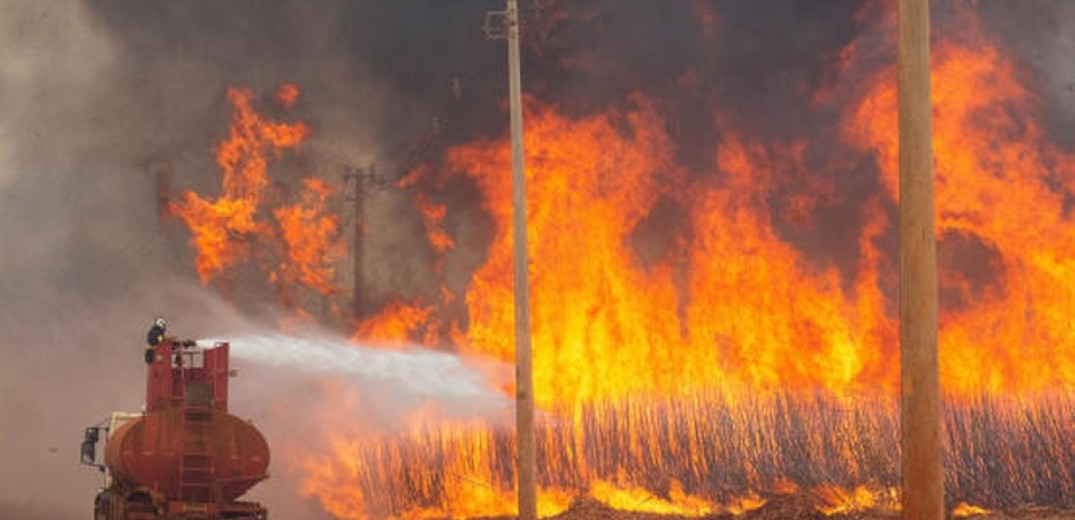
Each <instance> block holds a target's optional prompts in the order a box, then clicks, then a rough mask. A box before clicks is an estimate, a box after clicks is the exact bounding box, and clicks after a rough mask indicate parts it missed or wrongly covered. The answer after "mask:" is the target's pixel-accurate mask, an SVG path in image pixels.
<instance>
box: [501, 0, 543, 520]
mask: <svg viewBox="0 0 1075 520" xmlns="http://www.w3.org/2000/svg"><path fill="white" fill-rule="evenodd" d="M507 2H508V97H509V100H510V103H511V199H512V207H513V208H514V220H515V240H514V245H515V386H516V390H515V407H516V411H515V434H516V437H517V438H518V440H517V442H518V444H519V446H518V447H519V465H518V466H519V519H520V520H536V519H537V474H536V468H535V466H536V464H537V461H536V458H537V457H536V455H535V449H534V378H533V367H532V362H531V352H530V273H529V267H530V260H529V255H528V252H527V247H526V246H527V238H526V173H525V171H526V170H525V168H524V165H523V108H522V72H521V66H520V64H519V9H518V6H517V4H516V0H507Z"/></svg>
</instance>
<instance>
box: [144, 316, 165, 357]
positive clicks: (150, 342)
mask: <svg viewBox="0 0 1075 520" xmlns="http://www.w3.org/2000/svg"><path fill="white" fill-rule="evenodd" d="M167 331H168V324H167V323H165V322H164V318H157V319H156V320H153V326H152V327H150V328H149V332H148V333H146V363H147V364H149V363H152V362H153V347H156V346H157V345H160V344H161V343H164V333H165V332H167Z"/></svg>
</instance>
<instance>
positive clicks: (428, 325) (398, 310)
mask: <svg viewBox="0 0 1075 520" xmlns="http://www.w3.org/2000/svg"><path fill="white" fill-rule="evenodd" d="M434 310H435V308H434V307H433V306H429V305H422V303H421V302H414V303H405V302H402V301H399V300H393V301H391V302H389V303H388V304H387V305H385V307H384V308H383V309H381V312H380V313H379V314H377V315H376V316H373V317H371V318H369V319H366V320H364V321H363V322H362V323H361V324H360V325H359V327H358V332H356V333H355V336H354V338H353V340H354V341H356V342H362V343H366V342H368V343H373V344H376V345H379V346H383V347H399V346H403V345H404V344H405V343H407V338H411V337H415V336H416V335H417V334H418V333H421V332H423V331H424V334H423V336H424V337H425V338H426V339H427V341H426V342H424V343H423V344H428V345H432V344H435V343H436V342H437V340H438V339H439V333H440V324H439V322H436V321H435V320H432V321H431V316H432V315H433V311H434Z"/></svg>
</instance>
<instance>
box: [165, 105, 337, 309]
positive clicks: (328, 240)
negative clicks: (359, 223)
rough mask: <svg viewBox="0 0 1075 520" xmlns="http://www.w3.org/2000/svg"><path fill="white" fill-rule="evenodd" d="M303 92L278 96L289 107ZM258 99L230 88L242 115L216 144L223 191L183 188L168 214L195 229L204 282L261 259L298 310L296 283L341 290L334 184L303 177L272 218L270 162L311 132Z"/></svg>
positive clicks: (238, 114) (286, 300) (326, 291)
mask: <svg viewBox="0 0 1075 520" xmlns="http://www.w3.org/2000/svg"><path fill="white" fill-rule="evenodd" d="M298 94H299V93H298V88H297V87H295V86H294V85H284V86H283V87H281V89H280V92H279V93H278V101H279V102H280V103H281V104H282V105H283V106H285V107H290V106H292V105H293V104H294V103H295V101H296V99H297V97H298ZM253 97H254V95H253V93H252V92H251V91H250V90H247V89H239V88H232V89H229V90H228V100H229V101H230V102H231V103H232V105H233V106H234V107H235V114H234V117H233V119H232V124H231V128H230V129H229V133H228V137H227V139H225V140H223V141H222V142H221V143H220V144H219V146H218V147H217V149H216V161H217V164H218V166H219V167H220V170H221V172H222V178H221V193H220V195H219V196H218V197H216V198H215V199H205V198H202V197H201V196H200V195H198V194H197V193H195V192H193V191H189V190H184V191H183V192H182V193H181V194H180V196H179V197H178V200H176V201H174V202H172V203H171V205H170V206H169V212H170V213H171V214H172V215H174V216H175V217H177V218H178V219H179V220H181V221H182V222H183V223H184V224H186V225H187V226H188V227H189V228H190V230H191V234H192V235H193V236H192V237H191V245H192V246H194V248H195V250H196V251H197V255H198V256H197V268H198V274H199V276H200V277H201V280H202V283H208V282H209V281H210V280H212V279H213V278H214V277H216V276H218V275H220V274H222V273H224V272H225V271H227V270H228V269H229V268H232V267H234V266H236V265H238V264H241V263H242V262H244V261H247V260H250V259H251V257H254V258H255V259H257V260H259V261H260V262H262V266H263V269H264V270H266V271H267V272H268V275H269V280H271V281H273V282H274V283H275V284H276V285H277V287H278V292H279V293H280V298H281V300H282V301H283V303H284V304H285V305H286V306H287V307H296V302H295V301H294V296H295V295H294V291H295V288H296V287H305V288H308V289H310V290H313V291H316V292H318V293H321V294H325V295H331V294H334V293H336V292H337V291H338V286H337V285H336V281H335V267H334V266H335V263H336V262H337V261H338V260H339V258H340V256H341V255H342V253H343V250H342V246H341V244H340V242H339V236H338V235H339V230H338V228H339V217H338V216H337V215H334V214H330V213H329V212H328V211H327V209H326V203H327V200H328V198H329V197H330V195H331V194H332V191H333V190H332V187H331V186H330V185H329V184H327V183H326V182H324V181H322V180H320V179H317V178H313V177H310V178H306V179H304V180H303V183H302V187H301V193H300V197H299V198H300V201H299V202H297V203H295V204H291V205H287V204H283V205H280V206H278V207H275V208H271V215H272V218H271V219H270V218H269V216H268V214H269V213H270V211H269V208H267V206H268V205H269V204H270V203H271V202H272V201H267V200H266V190H267V188H269V187H270V186H271V185H272V184H273V181H272V180H271V179H270V178H269V176H268V166H269V161H270V159H271V158H278V157H279V156H280V155H281V154H282V153H283V152H284V151H285V150H289V149H298V148H299V146H300V145H301V144H302V143H303V141H305V140H306V138H307V137H308V136H309V134H310V129H309V127H308V126H307V125H306V124H305V123H302V122H296V123H283V122H276V121H271V120H269V119H266V118H265V117H263V116H262V115H261V114H259V113H257V112H256V111H255V110H254V108H253Z"/></svg>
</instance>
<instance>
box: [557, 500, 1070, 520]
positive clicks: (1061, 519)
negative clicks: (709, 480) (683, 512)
mask: <svg viewBox="0 0 1075 520" xmlns="http://www.w3.org/2000/svg"><path fill="white" fill-rule="evenodd" d="M899 518H900V514H899V513H898V512H883V511H864V512H856V513H851V514H836V515H833V516H825V515H824V514H822V513H821V512H820V511H818V510H817V508H816V504H815V502H814V501H813V500H812V499H810V498H809V497H806V496H801V495H792V496H782V497H777V498H774V499H771V500H769V501H768V502H767V503H766V504H765V505H764V506H762V507H761V508H759V509H755V510H753V511H750V512H748V513H744V514H742V515H740V516H732V515H730V514H721V515H712V516H710V517H708V518H707V520H732V519H735V520H798V519H810V520H813V519H818V520H821V519H825V520H874V519H877V520H898V519H899ZM964 518H967V519H970V520H1007V519H1027V520H1075V509H1067V510H1063V509H1057V508H1051V507H1040V506H1026V507H1020V508H1014V509H1011V510H1007V511H991V512H989V513H985V514H980V515H972V516H968V517H964ZM551 520H687V519H686V518H685V517H677V516H670V515H659V514H653V513H632V512H626V511H617V510H614V509H611V508H609V507H608V506H606V505H604V504H602V503H600V502H597V501H595V500H592V499H588V498H580V499H576V500H575V501H574V502H573V503H572V504H571V507H569V508H568V509H567V511H564V512H563V513H560V514H559V515H556V516H554V517H551ZM692 520H696V519H692Z"/></svg>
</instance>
